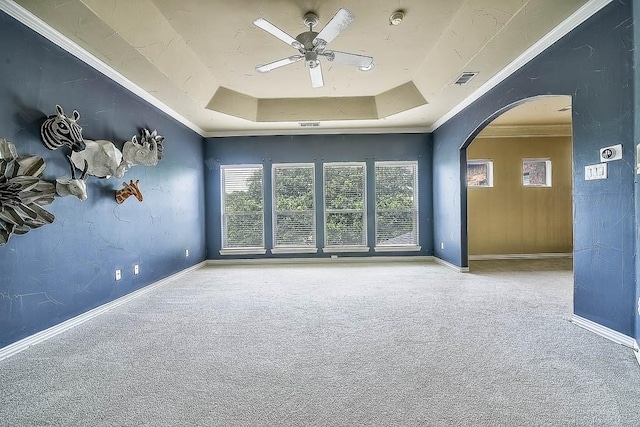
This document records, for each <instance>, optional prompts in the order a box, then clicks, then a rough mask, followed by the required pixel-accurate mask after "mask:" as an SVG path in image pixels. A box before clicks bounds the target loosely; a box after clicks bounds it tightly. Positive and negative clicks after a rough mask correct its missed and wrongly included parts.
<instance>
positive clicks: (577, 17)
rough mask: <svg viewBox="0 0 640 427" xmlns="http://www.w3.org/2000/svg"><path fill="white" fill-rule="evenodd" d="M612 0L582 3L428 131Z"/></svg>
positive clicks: (594, 0) (438, 125)
mask: <svg viewBox="0 0 640 427" xmlns="http://www.w3.org/2000/svg"><path fill="white" fill-rule="evenodd" d="M612 1H613V0H591V1H589V2H588V3H586V4H584V5H583V6H582V7H581V8H580V9H578V10H577V11H575V12H574V13H573V14H572V15H571V16H569V17H568V18H567V19H565V20H564V21H562V23H560V25H558V26H557V27H555V28H554V29H553V30H551V31H549V33H547V35H545V36H544V37H543V38H541V39H540V40H538V41H537V42H536V43H534V44H533V46H531V47H530V48H529V49H527V50H526V51H524V53H522V55H520V56H519V57H517V58H516V59H514V60H513V61H512V62H511V63H510V64H509V65H507V66H506V67H504V68H503V69H502V70H501V71H500V72H498V73H497V74H496V75H495V76H493V77H492V78H490V79H489V80H487V82H486V83H485V84H483V85H482V86H480V87H479V88H478V89H476V91H475V92H473V93H472V94H471V95H469V96H468V97H467V98H466V99H465V100H464V101H462V102H461V103H460V104H458V105H456V106H455V107H453V108H452V109H451V110H450V111H449V112H448V113H447V114H445V115H444V116H442V117H441V118H440V119H439V120H437V121H436V122H435V123H434V124H433V126H431V129H430V131H431V132H433V131H434V130H436V129H438V128H439V127H440V126H442V125H443V124H445V123H446V122H448V121H449V120H450V119H451V118H453V117H454V116H455V115H456V114H458V113H459V112H461V111H462V110H464V109H465V108H467V107H468V106H469V105H471V104H473V103H474V102H475V101H477V100H478V99H479V98H480V97H481V96H482V95H484V94H485V93H487V92H489V91H490V90H491V89H493V88H494V87H496V86H497V85H498V84H500V83H501V82H502V81H503V80H505V79H506V78H507V77H509V76H510V75H511V74H513V73H515V72H516V71H518V70H519V69H520V68H522V67H523V66H524V65H526V64H527V63H528V62H529V61H531V60H532V59H534V58H535V57H536V56H538V55H540V54H541V53H542V52H544V51H545V50H546V49H547V48H548V47H550V46H551V45H552V44H554V43H555V42H557V41H558V40H560V39H561V38H562V37H564V36H566V35H567V34H569V32H571V31H572V30H573V29H575V28H576V27H577V26H578V25H580V24H582V23H583V22H584V21H586V20H587V19H589V18H591V17H592V16H593V15H595V14H596V13H597V12H599V11H600V9H602V8H603V7H605V6H606V5H608V4H609V3H611V2H612Z"/></svg>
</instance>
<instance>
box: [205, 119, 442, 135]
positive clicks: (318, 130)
mask: <svg viewBox="0 0 640 427" xmlns="http://www.w3.org/2000/svg"><path fill="white" fill-rule="evenodd" d="M322 124H323V122H321V123H320V127H315V128H311V129H309V128H300V129H261V130H252V131H244V130H226V131H213V132H205V133H204V134H203V136H204V137H205V138H226V137H233V136H276V135H336V134H340V135H347V134H358V135H377V134H388V133H429V128H428V127H426V126H424V127H363V128H324V129H323V128H322Z"/></svg>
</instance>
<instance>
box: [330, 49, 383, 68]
mask: <svg viewBox="0 0 640 427" xmlns="http://www.w3.org/2000/svg"><path fill="white" fill-rule="evenodd" d="M321 55H323V56H325V57H326V58H327V59H328V60H329V61H333V62H337V63H340V64H345V65H353V66H356V67H360V68H368V67H370V66H371V64H372V63H373V58H372V57H370V56H365V55H357V54H355V53H347V52H339V51H337V50H327V51H325V52H323V53H322V54H321Z"/></svg>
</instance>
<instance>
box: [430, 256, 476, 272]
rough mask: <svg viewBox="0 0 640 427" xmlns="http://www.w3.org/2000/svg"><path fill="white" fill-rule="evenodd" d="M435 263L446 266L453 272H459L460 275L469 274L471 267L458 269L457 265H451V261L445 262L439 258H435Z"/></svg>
mask: <svg viewBox="0 0 640 427" xmlns="http://www.w3.org/2000/svg"><path fill="white" fill-rule="evenodd" d="M433 261H434V262H435V263H437V264H440V265H444V266H445V267H447V268H450V269H451V270H453V271H457V272H458V273H468V272H469V267H458V266H457V265H455V264H451V263H450V262H449V261H445V260H443V259H441V258H438V257H433Z"/></svg>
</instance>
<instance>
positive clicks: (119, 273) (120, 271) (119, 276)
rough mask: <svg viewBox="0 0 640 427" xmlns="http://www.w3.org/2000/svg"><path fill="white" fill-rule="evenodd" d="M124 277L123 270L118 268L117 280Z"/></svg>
mask: <svg viewBox="0 0 640 427" xmlns="http://www.w3.org/2000/svg"><path fill="white" fill-rule="evenodd" d="M120 279H122V270H116V280H120Z"/></svg>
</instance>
